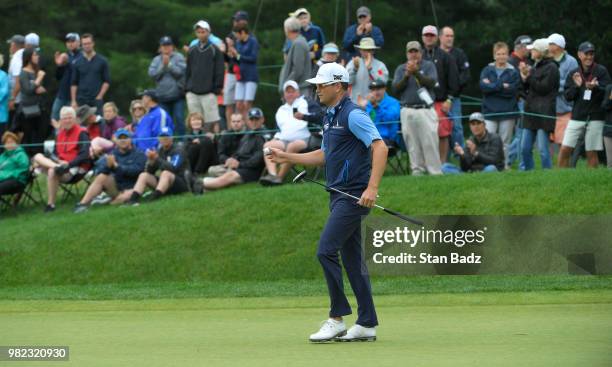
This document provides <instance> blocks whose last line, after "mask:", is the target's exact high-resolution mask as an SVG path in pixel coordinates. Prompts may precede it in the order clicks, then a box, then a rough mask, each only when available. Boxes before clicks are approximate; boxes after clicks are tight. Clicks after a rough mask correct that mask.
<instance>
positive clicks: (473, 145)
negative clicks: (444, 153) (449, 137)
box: [442, 112, 505, 174]
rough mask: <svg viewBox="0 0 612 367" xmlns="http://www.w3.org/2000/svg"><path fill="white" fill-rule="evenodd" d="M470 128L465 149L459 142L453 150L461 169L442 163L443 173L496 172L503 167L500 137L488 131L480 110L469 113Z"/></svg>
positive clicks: (502, 150)
mask: <svg viewBox="0 0 612 367" xmlns="http://www.w3.org/2000/svg"><path fill="white" fill-rule="evenodd" d="M470 130H471V131H472V137H471V138H469V139H468V140H467V142H466V146H467V147H466V149H463V148H462V147H461V146H460V145H459V143H456V144H455V147H454V151H455V153H456V154H457V155H459V159H460V160H461V169H459V168H458V167H457V166H455V165H454V164H452V163H444V164H443V165H442V172H444V174H458V173H462V172H478V171H482V172H498V171H502V170H503V169H504V164H505V163H504V149H503V144H502V141H501V139H500V137H499V136H498V135H497V134H495V133H492V132H488V131H487V129H486V126H485V118H484V116H483V115H482V113H480V112H474V113H473V114H471V115H470Z"/></svg>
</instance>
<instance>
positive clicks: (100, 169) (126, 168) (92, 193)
mask: <svg viewBox="0 0 612 367" xmlns="http://www.w3.org/2000/svg"><path fill="white" fill-rule="evenodd" d="M114 136H115V142H116V145H117V146H116V147H115V149H113V151H112V153H110V154H106V155H105V156H104V157H102V158H100V159H99V160H98V161H97V162H96V165H95V168H94V171H95V173H96V174H97V176H96V178H95V179H94V181H93V182H92V183H91V185H89V187H88V188H87V192H85V195H84V196H83V198H82V199H81V201H79V203H78V204H77V205H76V207H75V208H74V212H75V213H82V212H85V211H87V210H88V209H89V205H90V204H91V202H92V200H93V199H94V198H95V197H96V196H98V195H100V194H101V193H102V192H105V193H106V194H107V195H108V196H110V197H111V198H112V199H113V201H112V202H111V204H122V203H124V202H126V201H128V199H129V198H130V194H131V189H132V188H133V187H134V184H136V180H137V179H138V175H139V174H140V173H141V172H142V171H143V170H144V168H145V162H146V157H145V155H144V153H143V152H141V151H140V150H138V149H136V148H135V147H134V146H133V145H132V133H131V132H129V131H128V130H127V129H119V130H117V131H116V132H115V134H114Z"/></svg>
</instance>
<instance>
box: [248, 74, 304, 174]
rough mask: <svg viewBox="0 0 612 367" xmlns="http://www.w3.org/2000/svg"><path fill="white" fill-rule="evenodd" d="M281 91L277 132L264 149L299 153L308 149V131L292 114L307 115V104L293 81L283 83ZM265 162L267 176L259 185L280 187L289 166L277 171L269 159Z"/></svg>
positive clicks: (302, 121)
mask: <svg viewBox="0 0 612 367" xmlns="http://www.w3.org/2000/svg"><path fill="white" fill-rule="evenodd" d="M283 90H284V97H283V99H284V100H285V103H284V104H283V105H282V106H280V107H279V108H278V110H277V111H276V125H277V126H278V129H279V132H277V133H276V134H275V135H274V139H272V140H270V141H268V142H266V143H265V144H264V148H276V149H280V150H282V151H284V152H289V153H299V152H301V151H303V150H305V149H306V148H307V147H308V139H309V138H310V131H309V130H308V122H306V121H304V120H298V119H296V118H295V116H294V113H295V112H299V113H301V114H302V115H306V114H308V102H306V100H305V99H304V98H303V97H302V96H300V90H299V89H298V84H297V83H296V82H295V81H293V80H288V81H287V82H285V85H284V86H283ZM265 162H266V169H267V170H268V174H267V175H266V176H264V177H262V178H261V179H260V180H259V183H261V184H262V185H265V186H271V185H281V184H282V183H283V179H284V178H285V176H286V175H287V173H288V172H289V169H290V168H291V165H290V164H288V163H286V164H282V165H280V169H278V168H277V166H276V163H274V162H273V161H272V160H271V159H266V160H265Z"/></svg>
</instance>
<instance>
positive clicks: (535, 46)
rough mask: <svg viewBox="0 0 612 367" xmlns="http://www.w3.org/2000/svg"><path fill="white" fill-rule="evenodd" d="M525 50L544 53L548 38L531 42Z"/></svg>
mask: <svg viewBox="0 0 612 367" xmlns="http://www.w3.org/2000/svg"><path fill="white" fill-rule="evenodd" d="M527 49H528V50H537V51H540V52H545V51H546V50H548V38H538V39H537V40H535V41H533V43H532V44H530V45H528V46H527Z"/></svg>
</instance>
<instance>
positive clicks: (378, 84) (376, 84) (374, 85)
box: [368, 79, 387, 89]
mask: <svg viewBox="0 0 612 367" xmlns="http://www.w3.org/2000/svg"><path fill="white" fill-rule="evenodd" d="M386 86H387V83H385V82H384V81H383V80H382V79H376V80H372V81H371V82H370V85H369V86H368V87H369V88H370V89H380V88H385V87H386Z"/></svg>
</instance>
